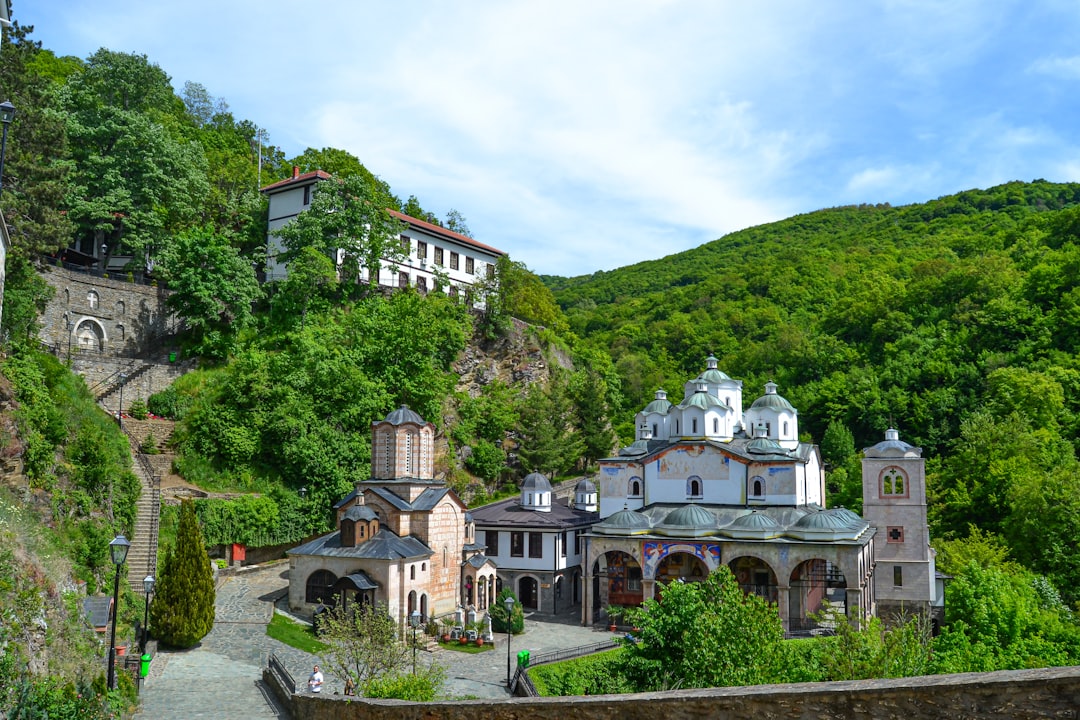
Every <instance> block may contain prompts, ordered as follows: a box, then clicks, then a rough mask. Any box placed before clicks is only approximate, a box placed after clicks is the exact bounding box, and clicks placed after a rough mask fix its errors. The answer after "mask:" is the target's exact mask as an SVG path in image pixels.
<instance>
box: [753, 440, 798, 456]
mask: <svg viewBox="0 0 1080 720" xmlns="http://www.w3.org/2000/svg"><path fill="white" fill-rule="evenodd" d="M746 452H748V453H750V454H752V455H787V454H788V451H787V450H785V449H784V448H783V447H781V445H780V443H778V442H776V441H775V440H770V439H769V438H764V437H756V438H754V439H753V440H751V441H750V442H748V443H746Z"/></svg>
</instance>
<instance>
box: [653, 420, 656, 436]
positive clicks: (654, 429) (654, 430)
mask: <svg viewBox="0 0 1080 720" xmlns="http://www.w3.org/2000/svg"><path fill="white" fill-rule="evenodd" d="M652 436H653V437H656V423H653V424H652Z"/></svg>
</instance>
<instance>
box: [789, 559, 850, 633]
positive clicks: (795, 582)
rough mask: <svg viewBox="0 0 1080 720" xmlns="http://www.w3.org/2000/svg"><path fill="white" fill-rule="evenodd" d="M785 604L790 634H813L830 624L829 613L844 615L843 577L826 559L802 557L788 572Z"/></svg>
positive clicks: (845, 591)
mask: <svg viewBox="0 0 1080 720" xmlns="http://www.w3.org/2000/svg"><path fill="white" fill-rule="evenodd" d="M788 603H789V610H788V624H789V628H790V631H791V632H792V633H800V632H801V633H813V632H814V631H816V630H818V629H821V628H828V627H831V626H832V622H831V621H830V620H829V618H828V616H829V614H830V613H831V612H836V613H839V614H842V615H843V616H845V617H846V616H847V612H848V605H847V580H846V579H845V577H844V574H843V572H841V571H840V568H839V567H837V566H836V565H834V564H833V563H831V562H829V561H828V560H824V559H822V558H813V559H810V560H805V561H803V562H801V563H799V564H798V565H797V566H796V567H795V569H794V570H793V571H792V572H791V579H790V591H789V594H788Z"/></svg>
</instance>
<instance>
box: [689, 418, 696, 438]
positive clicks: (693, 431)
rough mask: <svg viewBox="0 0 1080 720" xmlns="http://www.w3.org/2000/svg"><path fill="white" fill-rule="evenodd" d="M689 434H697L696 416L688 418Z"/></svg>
mask: <svg viewBox="0 0 1080 720" xmlns="http://www.w3.org/2000/svg"><path fill="white" fill-rule="evenodd" d="M690 434H691V435H697V418H691V419H690Z"/></svg>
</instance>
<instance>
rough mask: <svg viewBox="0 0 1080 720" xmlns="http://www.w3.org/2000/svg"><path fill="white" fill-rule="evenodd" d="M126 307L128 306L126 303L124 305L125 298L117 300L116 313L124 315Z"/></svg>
mask: <svg viewBox="0 0 1080 720" xmlns="http://www.w3.org/2000/svg"><path fill="white" fill-rule="evenodd" d="M126 307H127V306H126V305H124V301H123V300H117V301H116V314H117V315H123V314H124V310H125V309H126Z"/></svg>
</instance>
